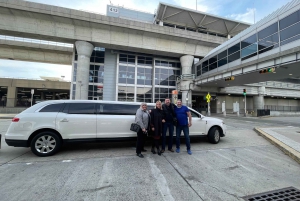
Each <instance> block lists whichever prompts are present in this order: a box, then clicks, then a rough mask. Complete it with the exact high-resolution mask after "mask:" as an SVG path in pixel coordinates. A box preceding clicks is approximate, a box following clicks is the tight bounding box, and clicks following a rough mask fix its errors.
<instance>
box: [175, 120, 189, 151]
mask: <svg viewBox="0 0 300 201" xmlns="http://www.w3.org/2000/svg"><path fill="white" fill-rule="evenodd" d="M181 131H183V133H184V138H185V144H186V149H187V150H190V149H191V144H190V135H189V127H188V125H186V126H179V125H178V126H177V127H176V148H177V149H179V148H180V135H181Z"/></svg>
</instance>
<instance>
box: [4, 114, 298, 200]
mask: <svg viewBox="0 0 300 201" xmlns="http://www.w3.org/2000/svg"><path fill="white" fill-rule="evenodd" d="M289 118H291V117H289ZM224 119H225V123H226V124H227V126H228V133H227V136H226V137H225V138H221V141H220V143H219V144H210V143H209V142H208V141H207V139H206V138H201V139H195V140H192V141H191V145H192V151H193V154H192V155H188V154H187V153H186V151H185V149H184V147H185V145H184V141H183V142H182V144H181V146H182V148H181V150H182V151H181V153H179V154H178V153H171V152H165V153H164V154H163V155H162V156H158V155H157V154H156V155H153V154H152V153H150V147H149V146H147V147H146V149H147V150H148V152H146V153H145V154H144V156H145V158H143V159H141V158H139V157H137V156H136V155H135V147H134V146H135V142H117V143H97V144H79V145H68V146H64V147H63V148H62V150H61V151H60V152H59V153H57V154H56V155H54V156H51V157H44V158H43V157H37V156H35V155H33V154H32V153H31V151H30V149H29V148H15V147H8V146H7V145H6V143H5V142H4V137H3V136H2V149H1V150H0V186H1V188H0V195H1V197H0V200H38V199H41V198H42V199H43V200H243V199H242V197H243V196H247V195H251V194H256V193H261V192H266V191H270V190H275V189H279V188H285V187H289V186H294V187H295V188H298V189H300V180H299V174H300V165H299V164H298V163H296V162H295V161H294V160H292V159H291V158H289V157H288V156H287V155H285V154H284V153H283V152H281V151H280V150H279V149H278V148H276V147H275V146H274V145H272V144H270V143H269V142H268V141H267V140H265V139H264V138H262V137H261V136H259V135H257V134H256V133H255V132H254V131H253V128H254V127H255V126H268V127H270V126H272V125H273V126H276V125H277V126H278V124H279V123H278V121H280V122H284V118H281V119H277V118H273V120H272V118H268V119H264V120H259V119H256V118H238V119H236V118H231V117H226V118H224ZM298 119H299V118H298ZM286 122H287V123H286V124H284V123H282V126H291V124H296V122H297V120H296V119H286ZM288 122H292V123H288ZM9 123H10V120H0V133H2V134H4V133H5V132H6V129H7V127H8V125H9ZM148 145H149V144H148Z"/></svg>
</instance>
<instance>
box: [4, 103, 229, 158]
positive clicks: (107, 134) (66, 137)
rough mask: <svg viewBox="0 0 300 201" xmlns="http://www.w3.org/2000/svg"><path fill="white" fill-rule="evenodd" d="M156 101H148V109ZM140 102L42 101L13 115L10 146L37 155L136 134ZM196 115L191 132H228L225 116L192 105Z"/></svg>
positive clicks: (216, 136) (214, 136)
mask: <svg viewBox="0 0 300 201" xmlns="http://www.w3.org/2000/svg"><path fill="white" fill-rule="evenodd" d="M154 106H155V104H154V103H150V104H148V109H152V108H154ZM139 107H140V103H131V102H115V101H92V100H79V101H78V100H58V101H44V102H41V103H38V104H36V105H34V106H32V107H30V108H28V109H26V110H25V111H23V112H21V113H20V114H18V115H16V116H15V117H14V118H13V119H12V123H11V124H10V126H9V128H8V130H7V133H6V134H5V141H6V143H7V144H8V145H9V146H15V147H31V150H32V152H33V153H34V154H36V155H37V156H50V155H53V154H55V153H56V152H57V151H58V150H59V148H60V147H61V145H62V144H63V143H67V142H80V141H82V142H87V141H98V140H113V139H125V138H126V139H127V138H134V137H136V133H134V132H132V131H130V130H129V128H130V125H131V123H133V122H134V119H135V113H136V110H137V109H138V108H139ZM189 109H190V111H191V114H192V117H193V122H192V123H193V125H192V127H190V135H191V136H195V135H207V136H208V138H209V141H210V142H211V143H218V142H219V141H220V137H223V136H225V134H226V126H225V124H224V123H223V121H222V120H220V119H216V118H209V117H205V116H203V115H201V114H200V113H198V112H196V111H195V110H193V109H191V108H189Z"/></svg>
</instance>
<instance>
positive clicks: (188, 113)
mask: <svg viewBox="0 0 300 201" xmlns="http://www.w3.org/2000/svg"><path fill="white" fill-rule="evenodd" d="M186 114H187V115H188V117H189V127H191V126H192V115H191V112H190V111H188V112H186Z"/></svg>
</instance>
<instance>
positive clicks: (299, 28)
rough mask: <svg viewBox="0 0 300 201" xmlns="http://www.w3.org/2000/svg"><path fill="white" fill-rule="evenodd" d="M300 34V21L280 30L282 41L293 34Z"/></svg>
mask: <svg viewBox="0 0 300 201" xmlns="http://www.w3.org/2000/svg"><path fill="white" fill-rule="evenodd" d="M298 34H300V23H298V24H295V25H293V26H291V27H289V28H287V29H285V30H282V31H281V32H280V41H284V40H286V39H288V38H290V37H292V36H295V35H298Z"/></svg>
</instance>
